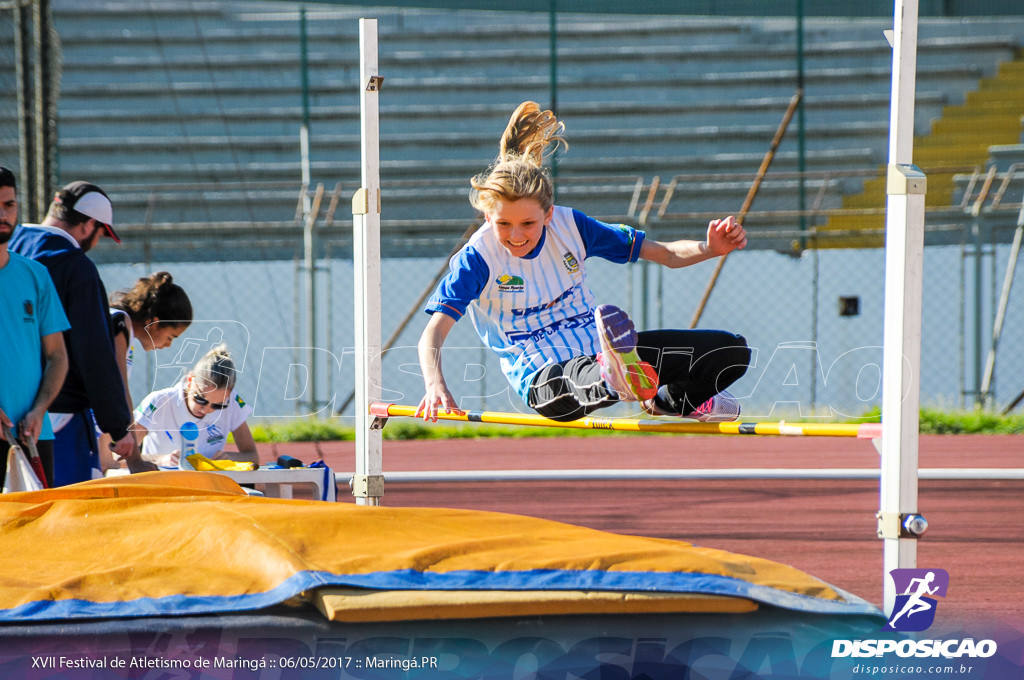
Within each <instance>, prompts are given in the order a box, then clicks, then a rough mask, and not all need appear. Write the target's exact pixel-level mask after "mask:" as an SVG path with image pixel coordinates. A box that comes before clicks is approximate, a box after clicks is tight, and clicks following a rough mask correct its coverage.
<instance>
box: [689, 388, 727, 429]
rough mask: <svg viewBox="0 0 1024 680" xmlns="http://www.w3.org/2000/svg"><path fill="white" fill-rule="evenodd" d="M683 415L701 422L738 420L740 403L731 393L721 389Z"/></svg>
mask: <svg viewBox="0 0 1024 680" xmlns="http://www.w3.org/2000/svg"><path fill="white" fill-rule="evenodd" d="M683 417H684V418H693V419H694V420H699V421H700V422H702V423H728V422H731V421H733V420H739V417H740V403H739V402H738V401H736V398H735V397H733V396H732V395H731V394H729V393H728V392H726V391H725V390H722V391H721V392H719V393H718V394H716V395H715V396H713V397H711V398H710V399H708V400H707V401H705V402H704V403H703V404H701V405H700V406H698V407H697V408H695V409H693V411H691V412H690V413H688V414H686V415H685V416H683Z"/></svg>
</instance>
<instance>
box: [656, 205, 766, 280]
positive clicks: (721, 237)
mask: <svg viewBox="0 0 1024 680" xmlns="http://www.w3.org/2000/svg"><path fill="white" fill-rule="evenodd" d="M746 245H747V232H746V230H744V229H743V225H741V224H739V223H738V222H736V219H735V218H734V217H733V216H732V215H730V216H729V217H726V218H725V219H722V220H711V223H710V224H708V235H707V239H706V240H704V241H690V240H686V239H683V240H679V241H671V242H669V243H662V242H661V241H654V240H652V239H644V242H643V244H642V245H641V246H640V257H641V258H642V259H644V260H649V261H651V262H656V263H658V264H660V265H664V266H666V267H669V268H672V269H678V268H679V267H689V266H690V265H691V264H697V263H698V262H703V261H704V260H710V259H711V258H713V257H718V256H720V255H728V254H729V253H731V252H732V251H734V250H739V249H741V248H743V247H745V246H746Z"/></svg>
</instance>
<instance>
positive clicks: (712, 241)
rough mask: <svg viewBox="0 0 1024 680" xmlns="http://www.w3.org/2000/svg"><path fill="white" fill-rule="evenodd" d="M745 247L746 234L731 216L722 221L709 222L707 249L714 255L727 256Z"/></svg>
mask: <svg viewBox="0 0 1024 680" xmlns="http://www.w3.org/2000/svg"><path fill="white" fill-rule="evenodd" d="M746 245H747V232H746V230H745V229H744V228H743V225H742V224H740V223H739V222H737V221H736V218H735V217H733V216H732V215H729V216H728V217H726V218H725V219H724V220H711V223H710V224H708V240H707V248H708V251H709V252H711V253H713V254H714V255H728V254H729V253H731V252H732V251H734V250H740V249H742V248H744V247H745V246H746Z"/></svg>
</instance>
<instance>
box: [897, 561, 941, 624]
mask: <svg viewBox="0 0 1024 680" xmlns="http://www.w3.org/2000/svg"><path fill="white" fill-rule="evenodd" d="M889 576H891V577H892V580H893V583H895V584H896V592H897V593H902V594H897V595H896V603H895V605H894V606H893V608H892V616H891V617H890V618H889V622H888V623H886V624H885V628H883V630H898V631H902V632H919V631H922V630H927V629H928V627H929V626H931V625H932V623H933V622H934V621H935V609H936V606H937V605H938V602H937V601H936V600H935V598H933V597H928V596H929V595H937V596H939V597H945V596H946V591H947V590H948V589H949V573H948V572H947V571H946V570H945V569H893V570H892V571H890V572H889Z"/></svg>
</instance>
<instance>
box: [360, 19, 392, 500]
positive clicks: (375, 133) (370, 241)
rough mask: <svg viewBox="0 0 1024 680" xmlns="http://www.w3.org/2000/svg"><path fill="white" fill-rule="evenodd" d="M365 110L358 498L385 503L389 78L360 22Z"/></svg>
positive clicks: (372, 27)
mask: <svg viewBox="0 0 1024 680" xmlns="http://www.w3.org/2000/svg"><path fill="white" fill-rule="evenodd" d="M359 50H360V55H361V56H360V62H359V88H360V93H359V109H360V137H361V140H362V142H361V150H362V186H361V187H360V188H359V190H358V191H357V192H356V194H355V196H353V197H352V232H353V233H352V257H353V265H354V267H353V268H354V270H355V286H354V289H355V361H356V365H355V379H356V406H355V408H356V461H355V475H354V476H353V478H352V495H353V496H355V497H356V503H357V504H359V505H380V499H381V496H383V495H384V474H383V460H382V458H383V452H382V447H381V441H382V437H381V430H380V428H379V427H377V426H376V422H377V421H376V419H373V418H371V416H370V403H371V402H376V401H379V400H380V398H381V381H382V376H381V318H380V314H381V312H380V309H381V291H380V271H381V270H380V203H381V199H380V120H379V112H380V109H379V95H380V87H381V83H382V81H383V78H382V77H381V76H380V74H379V73H378V72H377V20H376V19H360V20H359Z"/></svg>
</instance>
